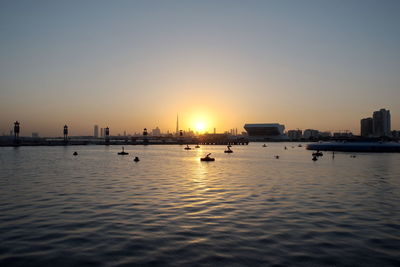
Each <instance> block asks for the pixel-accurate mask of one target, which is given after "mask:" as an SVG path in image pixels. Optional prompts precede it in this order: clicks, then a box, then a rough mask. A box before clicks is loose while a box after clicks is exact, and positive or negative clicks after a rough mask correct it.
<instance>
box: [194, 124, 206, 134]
mask: <svg viewBox="0 0 400 267" xmlns="http://www.w3.org/2000/svg"><path fill="white" fill-rule="evenodd" d="M194 129H195V130H196V132H203V131H204V130H205V129H206V126H205V124H204V122H196V125H195V128H194Z"/></svg>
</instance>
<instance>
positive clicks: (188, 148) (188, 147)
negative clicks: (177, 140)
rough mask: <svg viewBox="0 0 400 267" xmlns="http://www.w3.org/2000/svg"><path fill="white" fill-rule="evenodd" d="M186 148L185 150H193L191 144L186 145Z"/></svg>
mask: <svg viewBox="0 0 400 267" xmlns="http://www.w3.org/2000/svg"><path fill="white" fill-rule="evenodd" d="M184 149H185V150H191V149H192V148H191V147H190V146H189V145H186V147H185V148H184Z"/></svg>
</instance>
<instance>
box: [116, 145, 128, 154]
mask: <svg viewBox="0 0 400 267" xmlns="http://www.w3.org/2000/svg"><path fill="white" fill-rule="evenodd" d="M118 155H129V153H128V152H125V150H124V147H122V151H121V152H118Z"/></svg>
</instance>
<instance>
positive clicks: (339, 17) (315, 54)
mask: <svg viewBox="0 0 400 267" xmlns="http://www.w3.org/2000/svg"><path fill="white" fill-rule="evenodd" d="M399 14H400V1H397V0H393V1H389V0H376V1H368V0H359V1H351V0H334V1H323V0H315V1H306V0H302V1H299V0H293V1H285V0H276V1H268V0H265V1H250V0H249V1H247V0H246V1H244V0H242V1H234V0H230V1H222V0H221V1H217V0H212V1H204V0H202V1H189V0H187V1H172V0H160V1H153V0H145V1H133V0H130V1H122V0H118V1H99V0H93V1H88V0H79V1H50V0H49V1H40V0H36V1H12V0H3V1H0V134H1V133H2V132H8V131H9V130H10V128H11V125H12V122H13V121H15V120H19V121H20V122H21V125H22V127H21V130H22V135H30V134H31V132H39V133H40V135H41V136H45V135H61V134H62V126H63V125H64V124H68V125H69V126H70V132H71V135H84V134H88V135H89V134H92V133H93V125H94V124H98V125H99V126H100V127H103V126H109V127H110V128H111V134H116V133H122V132H123V131H124V130H126V131H127V132H130V133H131V132H135V131H137V132H139V131H141V130H142V129H143V128H144V127H147V128H148V129H152V128H155V127H156V126H159V127H160V129H161V130H162V131H166V130H168V129H169V130H170V131H175V123H176V114H177V113H179V117H180V126H181V127H180V128H182V129H187V128H192V129H193V128H194V127H195V124H196V123H199V122H203V123H205V125H206V128H207V129H208V130H209V131H212V129H213V128H214V127H216V128H217V131H218V132H222V131H224V130H228V129H230V128H238V131H239V132H240V131H242V130H243V128H242V127H243V125H244V123H263V122H265V123H273V122H277V123H282V124H285V126H286V129H287V130H288V129H295V128H300V129H303V130H304V129H305V128H314V129H319V130H331V131H338V130H351V131H353V132H355V133H358V132H359V121H360V119H361V118H363V117H367V116H370V115H371V113H372V112H373V111H374V110H377V109H380V108H387V109H390V111H391V115H392V128H394V129H399V128H400V102H399V101H400V15H399Z"/></svg>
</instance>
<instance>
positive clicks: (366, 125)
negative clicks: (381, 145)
mask: <svg viewBox="0 0 400 267" xmlns="http://www.w3.org/2000/svg"><path fill="white" fill-rule="evenodd" d="M360 124H361V131H360V134H361V136H363V137H369V136H372V134H373V119H372V118H364V119H362V120H361V122H360Z"/></svg>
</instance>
